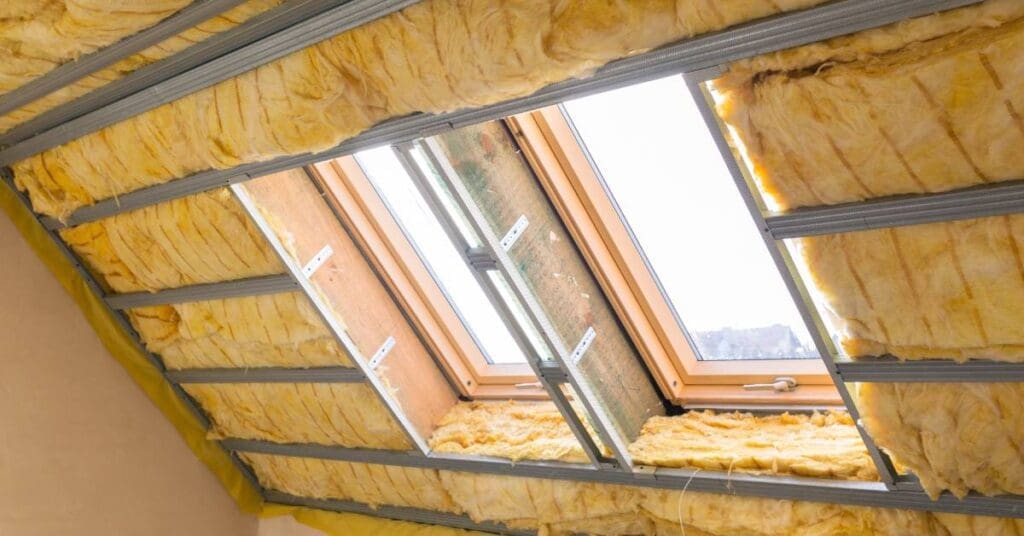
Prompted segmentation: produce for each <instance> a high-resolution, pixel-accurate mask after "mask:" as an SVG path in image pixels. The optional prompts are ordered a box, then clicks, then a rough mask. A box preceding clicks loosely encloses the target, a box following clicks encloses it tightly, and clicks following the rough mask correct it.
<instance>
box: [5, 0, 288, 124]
mask: <svg viewBox="0 0 1024 536" xmlns="http://www.w3.org/2000/svg"><path fill="white" fill-rule="evenodd" d="M191 1H192V0H177V1H164V2H163V4H167V5H172V4H174V5H186V4H188V3H190V2H191ZM61 3H62V2H52V3H51V5H58V4H61ZM82 3H83V2H75V1H74V0H66V4H67V5H68V6H71V5H72V4H82ZM90 3H93V4H95V5H93V6H90V8H89V9H90V10H95V11H96V12H97V13H101V14H103V12H105V11H107V10H111V8H112V7H113V6H110V5H107V4H108V3H107V2H90ZM128 3H130V4H140V6H133V7H143V8H144V9H147V10H148V9H156V8H158V6H159V4H160V3H157V2H128ZM280 3H281V0H246V1H245V2H242V3H241V4H239V5H238V6H235V7H234V8H232V9H229V10H227V11H225V12H223V13H221V14H219V15H217V16H215V17H212V18H210V19H207V20H205V21H203V22H201V23H199V24H197V25H196V26H194V27H192V28H189V29H188V30H185V31H184V32H182V33H180V34H178V35H176V36H174V37H171V38H168V39H165V40H164V41H161V42H160V43H157V44H155V45H153V46H151V47H149V48H146V49H144V50H141V51H139V52H138V53H136V54H132V55H131V56H128V57H126V58H124V59H121V60H120V61H118V62H116V63H114V64H113V65H111V66H109V67H107V68H105V69H102V70H100V71H97V72H95V73H92V74H90V75H88V76H85V77H83V78H81V79H79V80H76V81H74V82H72V83H71V84H69V85H67V86H64V87H62V88H60V89H58V90H56V91H54V92H52V93H50V94H48V95H46V96H45V97H42V98H40V99H37V100H35V101H33V102H30V103H28V104H26V105H24V106H22V107H21V108H18V109H16V110H14V111H12V112H10V113H8V114H6V115H4V116H2V117H0V132H5V131H7V130H9V129H10V128H12V127H14V126H16V125H18V124H19V123H23V122H25V121H28V120H30V119H32V118H34V117H35V116H37V115H39V114H41V113H43V112H45V111H47V110H49V109H51V108H54V107H56V106H59V105H61V104H64V103H66V102H70V101H72V100H74V99H76V98H78V97H81V96H83V95H85V94H86V93H88V92H90V91H93V90H95V89H99V88H101V87H103V86H105V85H107V84H109V83H111V82H113V81H115V80H118V79H120V78H123V77H125V76H127V75H128V74H130V73H132V72H134V71H135V70H136V69H140V68H142V67H145V66H146V65H149V64H151V63H154V62H157V61H159V60H162V59H164V58H167V57H169V56H172V55H174V54H176V53H178V52H181V51H183V50H185V49H186V48H188V47H190V46H192V45H194V44H196V43H198V42H201V41H203V40H205V39H208V38H209V37H211V36H213V35H216V34H218V33H220V32H224V31H227V30H229V29H231V28H234V27H235V26H237V25H239V24H242V23H244V22H246V21H247V20H249V19H250V18H252V17H254V16H256V15H259V14H260V13H262V12H264V11H267V10H269V9H271V8H273V7H277V6H278V5H279V4H280ZM120 4H122V6H123V4H125V2H120ZM122 9H123V7H122ZM105 15H106V16H105V17H104V19H103V20H104V21H106V22H105V24H109V23H110V22H116V23H117V24H124V22H125V21H126V20H131V19H130V15H129V16H126V12H124V11H120V10H118V11H117V12H116V13H114V12H110V13H105ZM139 16H140V14H136V17H139ZM33 22H35V21H34V20H33ZM2 35H3V32H2V31H0V42H2V39H3V37H2ZM65 37H66V36H65ZM33 59H34V60H36V61H41V60H40V58H33ZM42 65H43V64H42V63H40V66H42ZM0 73H3V66H0ZM2 76H3V75H2V74H0V80H3V78H2ZM0 87H2V83H0Z"/></svg>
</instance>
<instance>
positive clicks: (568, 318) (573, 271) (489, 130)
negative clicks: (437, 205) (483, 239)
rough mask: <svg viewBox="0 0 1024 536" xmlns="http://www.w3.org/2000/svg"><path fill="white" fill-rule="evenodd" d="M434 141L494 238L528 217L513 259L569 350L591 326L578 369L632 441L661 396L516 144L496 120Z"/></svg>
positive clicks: (661, 410)
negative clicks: (593, 336) (592, 335)
mask: <svg viewBox="0 0 1024 536" xmlns="http://www.w3.org/2000/svg"><path fill="white" fill-rule="evenodd" d="M436 139H437V141H438V142H439V143H440V145H441V147H442V149H443V150H444V151H445V153H446V154H445V155H444V156H445V157H446V158H447V159H448V160H449V161H450V162H451V164H452V166H453V167H454V168H455V170H456V172H457V173H458V174H459V178H460V180H462V182H463V183H464V184H465V186H466V187H467V189H468V190H469V191H470V194H471V195H472V196H473V198H474V201H475V202H476V203H477V205H478V206H479V207H480V209H481V210H482V211H483V213H484V214H485V216H486V218H487V219H488V224H489V225H490V227H491V230H492V231H493V232H494V234H495V235H496V236H497V237H499V238H500V237H502V236H504V235H505V233H506V232H507V231H508V230H509V229H510V228H511V227H512V226H513V225H514V224H515V222H516V220H518V219H519V218H520V216H524V215H525V216H526V218H527V220H528V221H529V224H528V226H527V227H526V229H525V231H524V233H523V234H522V235H521V236H520V237H519V239H518V240H517V241H516V242H515V243H514V245H513V246H512V248H511V249H510V250H509V255H510V257H511V258H512V260H513V261H514V262H515V264H516V267H517V268H518V269H519V272H520V274H522V276H523V278H524V279H525V280H526V281H527V282H528V284H529V285H530V286H531V290H532V291H533V294H534V296H535V297H536V299H537V300H538V302H539V303H540V304H541V306H542V308H543V309H544V311H545V313H546V314H547V316H548V318H549V319H550V320H551V322H552V325H553V326H554V328H555V330H556V331H557V332H558V335H559V337H560V338H561V340H562V343H563V345H564V346H565V347H566V348H567V349H568V350H569V351H571V350H572V349H573V348H574V347H575V346H576V344H577V343H578V342H579V341H580V339H581V338H582V336H583V334H584V333H585V332H586V331H587V328H589V327H593V328H594V330H595V331H596V333H597V337H596V339H595V340H594V342H593V344H592V345H591V346H590V348H589V350H587V352H586V354H585V355H584V357H583V358H582V360H581V361H580V363H579V367H580V370H581V371H582V373H583V375H584V377H585V379H586V380H587V382H588V383H589V384H590V386H591V387H592V388H593V390H594V392H595V394H596V395H597V397H598V398H599V400H597V402H598V403H599V404H600V405H601V406H602V407H603V408H604V410H605V411H606V412H607V413H608V415H609V416H610V417H611V419H612V421H613V422H614V424H615V426H616V427H617V428H618V429H619V432H620V434H621V435H622V436H623V437H624V438H625V439H626V440H633V439H635V438H636V437H637V435H638V434H639V431H640V428H641V426H643V423H644V422H645V421H646V420H647V419H648V418H649V417H651V416H653V415H659V414H662V413H664V407H663V405H662V403H661V398H660V396H659V395H658V392H657V390H656V389H655V386H654V385H653V383H652V381H651V378H650V376H649V374H648V373H647V371H646V369H645V368H644V366H643V363H642V362H641V360H640V358H639V356H638V354H637V352H636V350H635V348H634V347H633V345H632V344H631V343H630V341H629V339H628V337H627V336H626V334H625V332H624V331H623V329H622V327H621V326H620V324H619V322H618V320H617V318H616V316H615V314H614V311H613V310H612V308H611V306H610V305H609V303H608V301H607V300H606V299H605V296H604V293H603V292H602V291H601V288H600V287H599V286H598V284H597V282H596V281H595V279H594V277H593V275H592V274H591V273H590V271H589V270H588V268H587V266H586V263H585V262H584V261H583V258H582V257H581V256H580V254H579V252H578V250H577V249H576V246H575V244H574V243H573V240H572V237H571V236H570V235H569V233H568V232H567V231H566V229H565V227H564V226H563V225H562V222H561V220H560V219H559V217H558V214H557V213H556V212H555V211H554V209H553V208H552V207H551V204H550V202H549V201H548V199H547V197H546V196H545V195H544V192H543V190H542V189H541V187H540V185H539V184H538V183H537V181H536V179H535V177H534V176H533V173H532V172H531V170H530V168H529V166H528V164H527V163H526V162H525V160H524V159H523V158H522V156H521V155H520V154H519V149H518V147H517V145H516V143H515V141H514V139H512V136H511V135H510V134H509V132H508V131H507V130H506V129H505V127H504V125H503V124H501V123H499V122H492V123H485V124H481V125H475V126H472V127H467V128H462V129H459V130H457V131H454V132H452V133H446V134H443V135H439V136H437V137H436Z"/></svg>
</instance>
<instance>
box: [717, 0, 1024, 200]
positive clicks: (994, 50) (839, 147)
mask: <svg viewBox="0 0 1024 536" xmlns="http://www.w3.org/2000/svg"><path fill="white" fill-rule="evenodd" d="M1022 18H1024V3H1022V2H1020V1H1018V0H988V1H987V2H985V3H983V4H981V5H979V6H976V7H968V8H963V9H959V10H955V11H949V12H946V13H943V14H939V15H936V16H932V17H926V18H922V19H918V20H915V21H909V22H904V23H901V24H894V25H891V26H887V27H884V28H881V29H877V30H872V31H868V32H863V33H861V34H856V35H855V36H852V37H846V38H841V39H836V40H832V41H826V42H823V43H819V44H814V45H809V46H806V47H801V48H798V49H795V50H792V51H786V52H783V53H780V54H775V55H769V56H767V57H764V58H759V59H755V60H751V61H748V62H744V63H740V64H739V65H737V66H735V67H734V69H733V70H732V72H731V73H730V74H729V75H727V76H726V77H724V78H723V79H722V80H719V81H716V82H715V83H714V84H713V85H714V87H715V90H716V93H717V102H718V112H719V114H720V115H721V116H722V117H723V119H724V120H725V121H726V122H727V123H728V124H729V125H730V127H732V132H733V133H734V135H735V141H736V142H737V144H738V145H739V146H740V147H742V149H743V151H744V152H745V155H746V158H747V159H748V161H749V163H750V166H751V168H752V170H753V174H754V177H755V180H756V181H757V183H758V184H759V186H760V188H761V191H762V192H763V193H764V194H765V195H766V197H767V198H768V199H769V201H771V202H773V203H774V205H775V206H776V207H777V208H778V209H779V210H788V209H791V208H795V207H803V206H813V205H826V204H835V203H843V202H849V201H858V200H863V199H869V198H874V197H880V196H886V195H894V194H907V193H923V192H936V191H944V190H951V189H956V188H962V187H966V186H973V185H976V184H982V183H988V182H997V181H1004V180H1013V179H1018V178H1020V177H1021V176H1024V153H1022V152H1021V151H1020V150H1019V148H1020V146H1021V144H1022V143H1024V122H1022V121H1021V118H1020V113H1021V112H1022V111H1024V69H1022V67H1021V62H1020V58H1021V56H1022V55H1024V20H1022Z"/></svg>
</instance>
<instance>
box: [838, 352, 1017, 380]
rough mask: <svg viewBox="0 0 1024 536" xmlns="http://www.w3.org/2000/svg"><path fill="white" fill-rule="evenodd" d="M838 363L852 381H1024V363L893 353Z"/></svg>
mask: <svg viewBox="0 0 1024 536" xmlns="http://www.w3.org/2000/svg"><path fill="white" fill-rule="evenodd" d="M836 367H837V368H838V369H839V375H840V376H842V378H843V380H845V381H848V382H874V383H885V382H900V383H907V382H912V383H926V382H927V383H941V382H952V383H999V382H1024V364H1021V363H1002V362H997V361H967V362H964V363H957V362H955V361H952V360H949V361H946V360H937V359H928V360H922V361H900V360H897V359H895V358H892V357H889V358H874V359H862V360H857V361H839V362H837V363H836Z"/></svg>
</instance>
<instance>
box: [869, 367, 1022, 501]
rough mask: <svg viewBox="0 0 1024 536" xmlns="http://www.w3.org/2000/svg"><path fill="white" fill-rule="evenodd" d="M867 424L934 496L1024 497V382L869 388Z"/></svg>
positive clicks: (900, 385)
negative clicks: (944, 493) (972, 493)
mask: <svg viewBox="0 0 1024 536" xmlns="http://www.w3.org/2000/svg"><path fill="white" fill-rule="evenodd" d="M858 397H859V398H860V410H861V415H862V419H863V421H864V425H865V426H866V427H867V430H868V432H869V433H870V434H871V437H873V438H874V439H875V442H876V443H877V444H878V446H879V447H881V448H883V449H885V450H887V451H889V452H891V453H892V454H893V456H894V459H895V461H896V462H897V463H899V464H900V465H903V466H905V467H906V468H907V469H909V470H910V471H912V472H913V473H914V474H915V475H917V476H918V478H919V479H920V480H921V485H922V486H923V487H924V489H925V490H926V491H928V493H929V494H930V495H932V496H937V495H938V494H939V493H940V492H941V491H942V490H946V489H948V490H949V491H951V492H952V493H954V494H955V495H957V496H963V495H966V494H967V492H968V491H971V490H975V491H978V492H981V493H984V494H987V495H997V494H1001V493H1012V494H1018V495H1020V494H1024V456H1022V454H1021V445H1024V404H1022V401H1024V384H1020V383H955V384H945V383H906V384H901V383H895V384H892V383H867V384H860V385H859V386H858Z"/></svg>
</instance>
